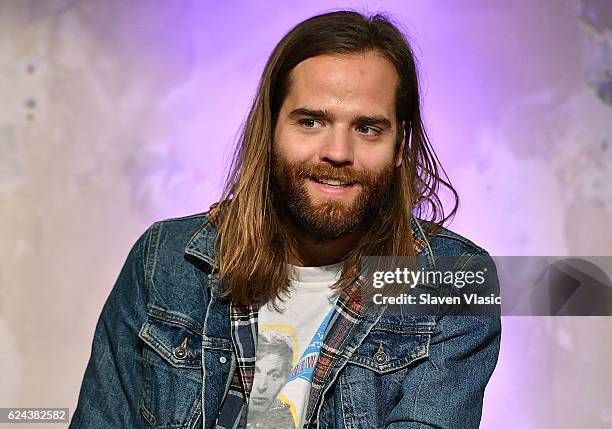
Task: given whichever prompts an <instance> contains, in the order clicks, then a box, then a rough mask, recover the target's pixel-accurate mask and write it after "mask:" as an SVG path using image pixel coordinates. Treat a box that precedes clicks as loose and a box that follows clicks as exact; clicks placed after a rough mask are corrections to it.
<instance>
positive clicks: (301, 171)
mask: <svg viewBox="0 0 612 429" xmlns="http://www.w3.org/2000/svg"><path fill="white" fill-rule="evenodd" d="M294 164H295V165H294V166H293V168H294V171H295V172H296V176H297V177H298V178H300V179H315V180H337V181H340V182H344V183H359V184H361V185H369V184H371V183H374V182H375V181H376V173H375V172H371V171H362V170H356V169H354V168H352V167H334V166H332V165H329V164H312V163H303V162H301V163H294Z"/></svg>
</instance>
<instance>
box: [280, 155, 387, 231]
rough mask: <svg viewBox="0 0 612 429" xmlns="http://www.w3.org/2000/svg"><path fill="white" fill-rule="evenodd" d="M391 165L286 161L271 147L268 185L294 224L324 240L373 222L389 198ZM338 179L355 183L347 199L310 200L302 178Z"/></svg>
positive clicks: (304, 180)
mask: <svg viewBox="0 0 612 429" xmlns="http://www.w3.org/2000/svg"><path fill="white" fill-rule="evenodd" d="M394 176H395V166H394V165H393V164H392V163H391V164H389V165H388V166H385V167H384V168H383V169H381V170H377V171H371V170H355V169H354V168H352V167H334V166H333V165H331V164H329V163H312V162H297V161H288V160H287V159H285V158H284V157H283V156H282V155H280V154H278V153H277V152H276V151H273V155H272V186H273V192H274V201H275V205H276V206H277V207H278V208H280V209H282V211H283V212H288V213H289V214H290V215H291V217H292V218H293V220H294V221H296V223H297V225H298V226H299V227H301V228H302V229H304V230H306V231H308V232H309V233H310V234H311V235H312V236H313V238H314V239H315V240H317V241H318V242H325V241H328V240H332V239H335V238H339V237H342V236H344V235H347V234H350V233H352V232H355V231H356V230H358V229H359V228H360V227H362V226H367V225H369V224H370V223H371V222H373V221H374V220H375V219H376V218H377V217H378V214H379V213H381V212H382V210H386V209H387V208H388V207H387V206H388V204H389V202H390V201H391V194H392V193H391V192H390V191H391V190H392V186H393V183H394ZM307 179H312V180H315V181H318V180H321V179H325V180H339V181H341V182H343V183H352V184H353V186H357V187H358V189H357V190H356V191H357V192H358V194H357V196H356V197H353V199H352V201H351V202H348V203H347V202H346V201H343V200H341V199H339V198H335V197H324V196H322V197H321V200H320V201H314V200H313V198H312V197H311V195H310V191H309V190H308V189H307V185H306V180H307Z"/></svg>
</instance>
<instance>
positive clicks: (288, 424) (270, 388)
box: [247, 311, 332, 429]
mask: <svg viewBox="0 0 612 429" xmlns="http://www.w3.org/2000/svg"><path fill="white" fill-rule="evenodd" d="M331 314H332V312H331V311H330V312H329V313H328V314H327V316H326V317H325V318H324V320H323V322H322V323H321V325H320V326H319V328H318V329H317V331H316V332H315V334H314V336H313V337H312V339H311V340H310V343H309V344H308V346H307V347H306V349H305V350H304V352H303V353H302V356H301V357H300V359H299V360H298V359H297V358H296V352H297V350H299V349H298V343H297V337H296V336H295V335H294V333H295V329H293V328H292V327H291V326H289V325H279V324H273V325H262V326H261V328H260V329H261V330H262V332H261V334H260V336H259V341H258V344H257V357H256V363H255V373H256V375H255V379H254V382H253V389H252V391H251V398H250V401H249V416H248V422H249V423H248V425H247V428H278V429H285V428H287V429H293V428H297V427H299V424H300V418H301V417H302V415H303V412H304V406H305V405H306V404H307V398H308V394H309V392H310V383H311V382H312V375H313V370H314V366H315V364H316V362H317V357H318V356H319V351H320V350H321V344H322V342H323V336H324V334H325V329H326V328H327V324H328V322H329V319H330V318H331ZM262 340H263V341H262ZM262 376H263V377H262ZM271 398H274V399H271Z"/></svg>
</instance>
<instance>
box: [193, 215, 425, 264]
mask: <svg viewBox="0 0 612 429" xmlns="http://www.w3.org/2000/svg"><path fill="white" fill-rule="evenodd" d="M209 213H210V212H207V213H206V214H205V215H204V217H205V219H204V223H203V224H202V225H201V226H200V227H199V228H198V229H197V230H196V231H195V233H194V234H193V235H192V236H191V238H190V239H189V242H188V243H187V246H186V247H185V253H186V254H188V255H191V256H195V257H196V258H198V259H200V260H202V261H204V262H206V263H207V264H208V265H210V266H211V267H212V266H213V265H214V262H215V255H216V253H217V235H218V232H217V228H216V227H215V225H214V224H213V222H212V221H211V219H210V216H209ZM421 222H423V221H420V220H417V219H416V218H415V217H414V216H413V217H412V219H411V226H412V236H413V237H414V242H415V248H416V249H415V250H416V253H417V255H421V254H422V253H423V256H424V257H425V258H426V261H427V264H428V265H429V266H430V267H433V266H434V257H433V252H432V250H431V246H430V245H429V241H428V240H427V236H426V234H425V231H424V230H423V227H422V225H421Z"/></svg>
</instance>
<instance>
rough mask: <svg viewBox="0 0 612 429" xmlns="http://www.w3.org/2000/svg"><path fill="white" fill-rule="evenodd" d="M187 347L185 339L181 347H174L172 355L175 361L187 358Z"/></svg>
mask: <svg viewBox="0 0 612 429" xmlns="http://www.w3.org/2000/svg"><path fill="white" fill-rule="evenodd" d="M187 347H188V340H187V337H185V339H184V340H183V342H182V343H181V345H180V346H178V347H175V348H174V350H172V355H173V356H174V357H175V358H176V359H179V360H183V359H185V358H186V357H187Z"/></svg>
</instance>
